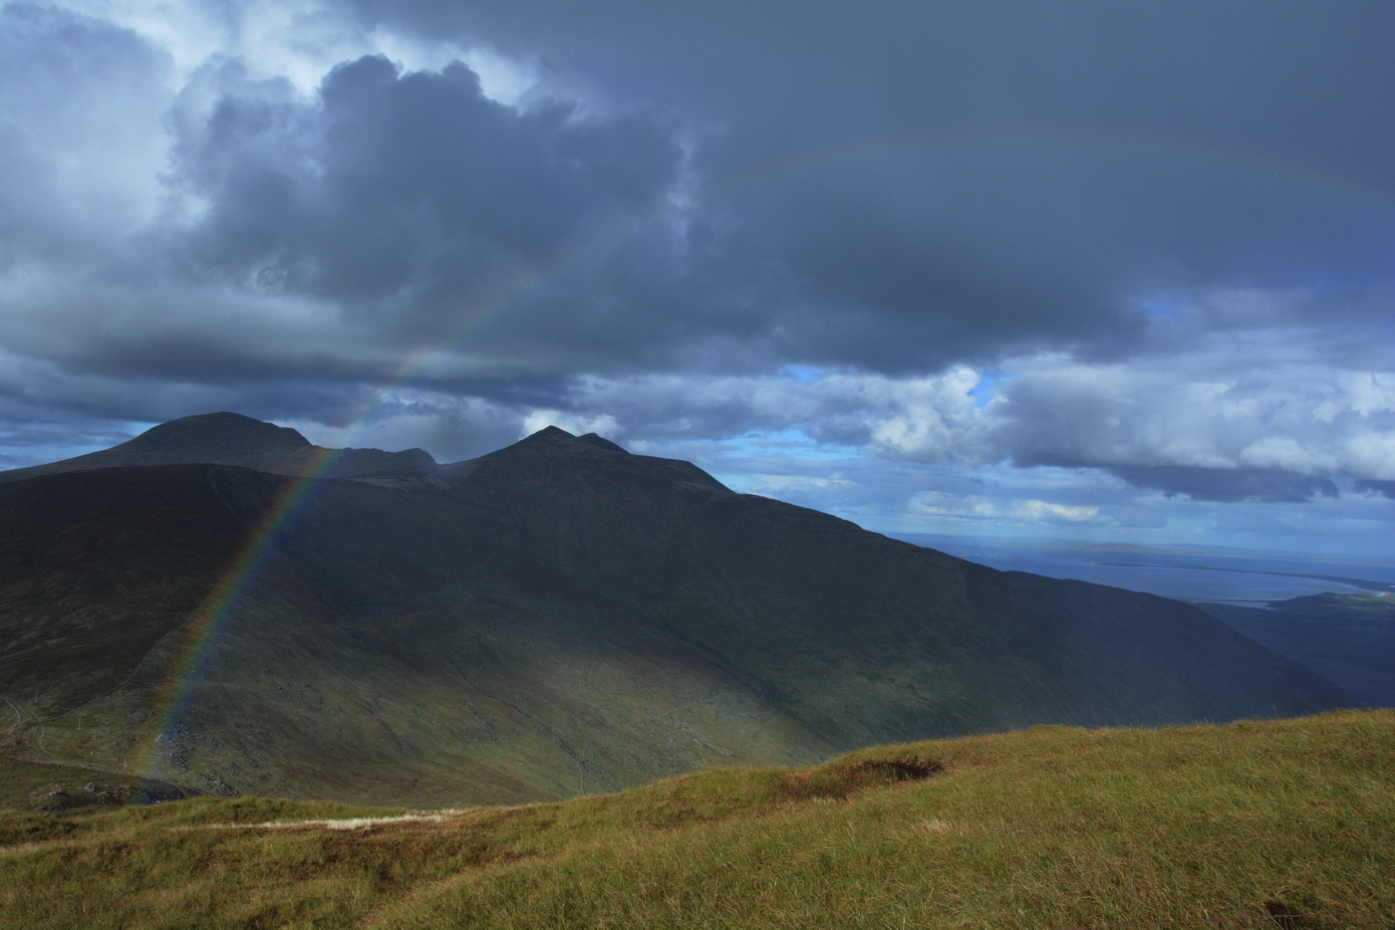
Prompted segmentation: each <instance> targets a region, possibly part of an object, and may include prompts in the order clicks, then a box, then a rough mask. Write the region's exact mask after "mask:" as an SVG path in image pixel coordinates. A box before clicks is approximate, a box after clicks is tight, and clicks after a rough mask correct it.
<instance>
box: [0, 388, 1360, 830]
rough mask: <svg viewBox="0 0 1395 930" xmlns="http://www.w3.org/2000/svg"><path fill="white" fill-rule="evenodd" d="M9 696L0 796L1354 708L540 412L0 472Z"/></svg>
mask: <svg viewBox="0 0 1395 930" xmlns="http://www.w3.org/2000/svg"><path fill="white" fill-rule="evenodd" d="M229 424H231V425H232V426H234V427H236V428H235V429H232V430H226V431H225V430H224V427H225V426H226V425H229ZM175 425H178V426H179V428H178V430H174V431H168V435H169V437H170V438H169V440H168V441H166V440H165V439H163V438H162V439H161V441H160V442H159V443H144V444H142V443H141V442H140V440H143V439H145V438H146V436H149V435H150V434H149V433H147V434H146V436H142V437H138V439H137V440H132V442H131V443H127V444H125V446H118V447H117V449H114V450H111V451H112V452H116V451H117V450H120V449H126V448H127V447H130V446H132V445H136V446H137V448H136V451H137V452H141V450H142V449H143V448H146V447H148V446H150V445H152V444H154V445H156V446H157V447H159V448H162V449H164V450H166V451H164V452H161V453H160V454H164V455H174V454H178V455H181V456H185V457H187V456H194V457H199V456H204V457H208V458H213V457H215V456H214V451H216V452H217V455H218V456H219V457H222V458H223V459H224V461H226V460H227V459H228V458H230V457H231V455H232V453H236V455H237V456H241V458H240V459H239V461H240V462H241V463H247V462H253V461H256V462H265V461H270V460H275V459H276V457H277V456H278V455H280V456H284V455H286V454H288V450H289V452H290V453H293V452H294V449H297V448H302V447H301V446H300V445H299V443H297V442H296V441H295V440H296V438H297V436H298V434H291V435H288V434H287V433H285V432H281V431H280V429H279V428H277V427H268V428H265V429H262V428H261V427H252V426H248V425H247V424H243V423H241V422H240V419H239V420H237V421H234V420H229V419H227V416H226V415H214V416H212V417H210V418H189V419H187V420H184V421H175V423H174V424H167V425H166V427H157V428H156V429H155V430H152V431H151V433H156V432H157V431H159V430H166V429H167V428H168V427H173V426H175ZM262 426H265V425H264V424H263V425H262ZM227 435H232V436H233V441H232V442H231V444H230V443H229V442H228V441H227V440H226V439H225V438H224V437H225V436H227ZM201 436H206V437H207V439H206V440H205V439H202V438H201ZM258 437H262V438H258ZM157 438H160V437H157ZM176 438H177V439H178V442H175V441H174V440H175V439H176ZM205 442H206V446H205V445H203V443H205ZM307 445H308V444H307ZM204 448H207V449H209V450H213V451H209V452H207V453H205V452H202V451H200V450H201V449H204ZM172 449H173V450H176V451H174V452H171V451H169V450H172ZM230 450H231V451H230ZM125 454H128V453H123V455H125ZM141 454H145V453H141ZM381 454H382V455H387V453H381ZM94 455H101V453H95V454H94ZM83 459H85V460H86V461H87V462H88V463H89V464H90V463H91V462H92V461H93V456H85V457H83ZM285 460H286V459H285V458H282V459H280V461H285ZM75 461H78V460H70V461H69V463H60V464H68V465H71V463H72V462H75ZM97 461H98V462H99V463H100V462H104V461H107V460H105V459H98V460H97ZM249 553H250V554H252V556H253V557H252V558H250V560H249ZM257 553H261V554H262V555H260V556H257ZM244 568H246V569H247V570H245V571H244V570H243V569H244ZM225 594H226V596H224V595H225ZM209 618H212V619H213V620H214V621H215V622H212V623H208V622H206V621H208V620H209ZM191 657H192V658H191ZM0 697H3V699H4V703H5V705H6V706H7V707H8V711H4V710H2V709H0V712H8V713H9V714H11V715H12V716H13V722H12V723H10V724H6V723H5V722H3V721H0V726H6V725H8V726H9V734H8V736H7V737H5V743H4V745H5V746H6V747H7V750H8V753H9V755H11V756H12V758H13V760H14V761H13V763H12V765H11V769H10V772H11V774H10V776H8V777H9V778H10V782H9V784H8V786H5V784H4V783H0V796H3V797H10V798H12V799H15V798H20V797H21V796H24V795H25V793H26V792H28V791H39V794H37V795H35V798H38V799H39V801H40V802H42V797H44V796H47V795H45V794H44V792H45V791H46V792H48V793H49V794H53V795H54V796H55V797H68V796H69V795H70V794H71V792H69V790H68V788H65V787H63V786H71V785H73V784H80V783H83V782H88V781H94V782H95V783H102V784H111V785H118V786H119V785H120V784H124V785H126V786H127V787H126V789H125V790H128V791H134V790H137V788H139V790H143V791H145V790H154V788H152V787H151V786H163V787H161V788H160V789H159V790H161V791H175V790H198V791H204V792H212V793H221V794H261V795H283V796H297V797H334V798H338V799H341V800H348V801H371V802H377V803H388V802H402V803H413V804H438V805H439V804H460V803H483V802H515V801H528V800H537V799H545V798H556V797H564V796H570V795H575V794H578V793H590V792H594V791H601V790H607V791H608V790H613V789H617V788H621V787H625V786H629V785H634V784H638V783H642V782H647V781H652V780H654V779H656V778H659V777H663V776H667V775H672V774H676V773H679V772H683V771H688V770H692V769H695V768H699V767H703V766H708V765H713V764H721V763H733V762H737V763H748V764H792V763H806V762H812V761H817V760H820V759H824V758H827V757H829V756H831V755H833V754H835V753H836V752H838V751H842V750H847V749H852V748H856V747H858V746H864V745H869V744H873V743H881V742H888V741H904V740H910V739H924V738H930V737H939V736H950V735H956V734H965V733H976V732H987V731H997V730H1010V729H1016V728H1021V727H1025V726H1029V725H1031V724H1035V723H1044V722H1051V723H1071V724H1082V725H1089V726H1099V725H1109V724H1145V725H1152V724H1163V723H1175V722H1184V721H1197V720H1212V721H1219V720H1231V719H1236V718H1240V717H1268V716H1291V715H1297V714H1303V713H1308V712H1313V711H1318V710H1323V709H1327V708H1331V707H1335V706H1341V705H1344V704H1347V703H1349V699H1348V698H1347V697H1346V695H1345V694H1343V693H1342V692H1341V691H1340V690H1339V689H1338V688H1336V687H1335V686H1334V685H1332V684H1331V683H1329V682H1327V681H1326V680H1325V679H1323V678H1321V677H1319V676H1318V675H1316V674H1315V673H1313V672H1311V671H1309V670H1307V669H1305V668H1303V667H1302V666H1300V665H1298V664H1296V663H1294V662H1292V661H1290V660H1287V659H1285V658H1283V657H1281V656H1279V655H1277V654H1275V653H1273V652H1271V651H1269V650H1268V649H1265V648H1264V647H1262V646H1260V645H1258V644H1257V643H1255V642H1253V641H1252V640H1250V639H1248V638H1246V637H1245V636H1243V635H1241V634H1239V633H1237V632H1235V631H1234V630H1232V629H1230V628H1229V627H1227V626H1226V625H1225V624H1223V623H1220V622H1219V621H1217V620H1215V619H1214V618H1212V617H1210V616H1209V615H1207V614H1205V613H1204V612H1202V611H1200V610H1198V609H1196V608H1195V607H1192V606H1189V605H1186V604H1182V603H1180V602H1177V601H1171V600H1167V599H1164V598H1160V597H1155V596H1152V595H1146V594H1136V593H1132V592H1128V591H1122V590H1118V589H1114V588H1107V587H1103V586H1099V585H1091V584H1086V583H1083V582H1073V581H1057V580H1053V579H1048V578H1043V577H1040V576H1034V575H1028V574H1023V573H1018V572H999V571H996V570H993V569H990V568H986V567H984V566H980V565H975V564H973V563H970V562H966V561H963V560H961V559H956V558H953V557H951V556H948V555H945V554H943V553H939V552H935V551H933V550H929V549H924V548H920V547H917V546H913V545H910V544H908V543H903V542H898V541H895V540H891V539H888V538H887V537H884V536H881V535H878V534H876V533H870V532H867V531H865V530H862V529H860V528H858V527H857V526H855V525H854V524H852V523H849V522H847V521H844V520H840V519H837V518H835V517H832V516H829V515H827V514H823V513H818V512H816V511H812V510H807V509H804V508H800V507H795V506H791V505H789V504H784V503H781V502H778V501H774V500H770V499H768V498H764V497H758V496H753V495H745V494H737V493H734V492H732V491H731V490H729V489H727V488H726V487H724V486H723V485H722V484H721V483H719V482H718V481H716V480H715V479H714V478H712V477H711V476H710V475H708V474H706V473H705V472H703V471H702V470H700V469H698V468H697V467H696V466H694V465H692V464H690V463H687V462H682V461H674V460H668V459H661V458H653V457H649V456H642V455H632V454H629V453H626V452H625V451H624V450H623V449H621V448H620V447H618V446H616V445H615V444H614V443H610V442H608V441H607V440H604V439H601V438H600V437H596V436H586V437H575V436H572V435H571V434H569V433H566V432H564V431H562V430H560V429H556V428H552V427H550V428H548V429H545V430H543V431H541V432H539V433H535V434H534V435H532V436H530V437H528V438H527V439H524V440H522V441H521V442H518V443H516V444H514V445H512V446H510V447H508V448H506V449H501V450H499V451H498V452H494V453H491V454H489V455H486V456H483V457H481V458H478V459H474V460H471V461H467V462H460V463H455V464H452V465H441V466H434V465H433V466H432V467H431V468H423V467H415V468H410V469H400V470H394V471H391V472H385V473H378V474H372V475H358V476H353V477H350V476H343V475H341V476H339V477H333V478H321V479H317V480H306V479H305V478H301V477H294V476H286V475H281V474H273V473H269V472H268V471H266V470H258V469H253V468H250V467H247V465H246V464H207V463H200V464H142V465H139V466H124V467H88V468H85V469H84V470H68V471H64V472H62V473H56V474H37V475H33V474H31V475H30V476H28V477H21V478H19V479H17V480H10V481H6V482H3V483H0ZM94 772H96V773H98V774H93V773H94ZM99 775H100V777H98V776H99ZM48 785H52V786H58V787H52V788H46V787H44V786H48ZM141 786H144V787H141ZM65 792H67V793H66V794H65ZM79 795H80V792H79ZM65 803H66V802H65Z"/></svg>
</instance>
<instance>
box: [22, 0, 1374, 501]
mask: <svg viewBox="0 0 1395 930" xmlns="http://www.w3.org/2000/svg"><path fill="white" fill-rule="evenodd" d="M329 2H330V3H331V4H333V3H334V0H329ZM311 7H313V3H312V4H311V5H310V7H302V8H298V9H300V10H301V12H304V9H309V8H311ZM171 9H173V10H175V11H176V12H178V13H179V14H180V15H181V16H185V17H187V20H181V19H180V18H179V16H172V18H171V19H170V20H169V22H168V23H164V22H163V21H162V25H161V28H157V29H155V30H153V34H152V35H151V36H146V37H144V38H143V37H142V36H141V35H138V34H137V33H136V32H134V31H132V29H126V28H120V27H118V26H116V25H113V24H112V23H107V22H102V21H100V20H98V19H94V18H90V17H84V16H79V15H76V14H72V13H66V12H62V11H58V10H52V9H48V8H39V7H33V6H26V5H23V4H12V5H10V6H7V7H5V8H4V9H3V10H0V41H3V42H5V43H6V45H5V46H4V49H3V50H0V51H3V54H0V68H3V69H5V70H4V72H3V75H0V77H3V81H0V105H3V106H2V109H3V112H0V146H3V157H4V164H5V166H6V169H7V170H6V171H4V172H0V198H2V199H0V208H2V209H0V237H3V238H0V242H3V243H4V255H3V256H0V273H3V274H5V275H6V277H5V278H4V280H3V284H4V286H5V289H4V290H3V291H0V298H2V299H3V300H4V304H3V309H4V312H3V313H0V396H3V397H8V398H17V399H19V400H20V401H22V402H23V403H33V404H39V405H43V404H49V405H52V406H53V407H54V408H55V409H57V408H62V409H64V410H68V411H81V412H82V413H83V415H93V416H98V415H100V414H102V413H106V414H107V415H109V416H111V417H113V418H123V419H131V420H134V419H140V418H142V417H147V418H151V419H155V418H165V417H168V416H173V415H178V414H182V413H194V412H201V411H204V410H208V409H222V408H233V409H239V410H244V411H245V412H248V413H254V414H257V415H261V416H269V417H276V416H279V417H282V418H289V419H295V420H297V422H302V421H303V422H315V421H318V422H320V423H329V422H335V423H343V422H348V421H351V420H353V419H355V418H356V416H357V415H358V412H360V411H362V410H364V409H369V408H371V407H373V406H374V404H375V401H374V400H373V398H375V397H378V396H379V393H378V391H377V390H376V386H377V385H382V384H390V385H394V388H393V390H394V391H395V392H396V394H397V395H398V396H403V397H405V396H407V395H408V394H410V393H411V392H412V391H413V390H416V391H417V394H415V395H413V399H411V400H409V401H402V402H401V403H400V404H396V405H393V404H388V405H386V406H384V407H382V408H381V409H383V410H390V411H391V414H392V416H396V417H399V418H400V422H401V423H404V424H416V426H412V427H411V428H413V429H416V428H417V427H420V429H421V430H424V431H428V432H429V428H430V427H429V423H428V421H430V422H435V423H438V424H445V426H443V427H442V428H444V429H447V431H448V432H450V436H451V437H452V438H450V440H449V443H448V444H451V445H452V447H455V448H462V449H463V448H466V447H467V446H469V442H468V441H466V440H464V439H461V436H462V435H463V433H464V432H465V431H466V427H465V426H461V425H460V424H468V423H480V424H486V426H485V427H482V428H483V429H485V430H486V432H488V434H489V435H490V436H492V437H493V436H499V435H504V434H505V433H508V432H509V431H510V430H514V429H515V428H522V427H523V426H524V425H526V424H529V423H533V422H534V421H535V420H537V419H538V418H539V417H543V418H544V419H545V418H546V417H548V416H554V415H555V416H557V417H562V418H565V419H566V422H567V423H572V424H578V425H580V426H582V427H584V429H582V431H585V430H587V429H594V428H598V427H596V426H594V425H587V424H598V423H606V422H608V423H610V424H612V425H613V426H614V427H615V428H616V429H619V430H626V431H628V436H629V437H632V438H636V439H640V440H648V441H658V440H662V439H684V440H687V439H694V440H710V439H712V438H714V437H729V436H733V435H740V434H742V433H744V432H748V431H759V430H797V431H802V432H803V433H804V434H805V435H807V436H811V437H815V438H816V439H818V440H819V441H820V442H823V443H826V444H830V445H836V444H847V445H851V446H857V447H859V448H863V449H866V450H869V451H871V452H873V453H874V454H875V455H878V456H884V457H888V458H901V459H904V460H911V461H916V462H920V463H932V462H946V461H953V462H959V463H961V464H966V465H970V466H978V465H983V464H985V463H1002V462H1011V463H1014V464H1017V465H1020V466H1024V467H1029V466H1033V465H1040V464H1057V465H1065V466H1069V467H1071V468H1075V467H1079V466H1088V467H1094V468H1101V469H1113V470H1115V474H1118V475H1119V476H1121V477H1123V478H1124V479H1125V480H1126V481H1128V482H1130V483H1131V484H1133V485H1134V486H1136V487H1146V488H1151V489H1158V490H1163V491H1164V492H1166V493H1170V494H1180V495H1183V496H1189V497H1196V498H1198V499H1205V500H1258V501H1274V502H1278V501H1290V502H1295V501H1303V500H1316V499H1318V498H1322V497H1324V495H1326V494H1327V493H1328V491H1329V490H1332V489H1333V488H1334V487H1335V486H1334V485H1331V483H1330V482H1328V483H1324V482H1327V479H1324V478H1319V477H1311V476H1315V475H1324V474H1328V475H1347V476H1351V477H1356V478H1363V479H1371V480H1382V481H1383V480H1385V479H1388V478H1390V477H1391V476H1392V473H1391V472H1390V471H1389V466H1388V464H1387V463H1388V462H1389V461H1390V457H1389V455H1388V454H1387V453H1386V450H1388V449H1389V448H1391V445H1390V441H1391V440H1390V437H1391V436H1392V435H1395V433H1392V423H1395V420H1392V417H1395V389H1392V388H1391V387H1389V386H1387V385H1388V384H1389V383H1390V379H1389V375H1388V374H1387V373H1386V372H1387V371H1388V369H1389V361H1388V360H1389V358H1390V357H1391V354H1390V351H1389V349H1388V346H1389V344H1390V340H1391V338H1392V334H1391V331H1390V330H1389V328H1388V321H1389V320H1390V318H1391V314H1390V306H1391V296H1390V295H1391V294H1392V293H1395V285H1392V280H1391V278H1392V268H1395V262H1392V259H1393V258H1395V107H1392V106H1390V105H1389V104H1390V88H1392V87H1395V56H1391V55H1390V54H1389V52H1388V46H1389V37H1390V36H1391V35H1392V34H1395V8H1392V7H1391V6H1390V5H1389V4H1358V3H1349V4H1343V5H1341V6H1335V5H1333V6H1323V7H1319V6H1316V5H1306V4H1296V3H1293V4H1290V3H1271V2H1266V3H1232V4H1225V5H1218V4H1213V3H1170V4H1157V5H1146V6H1145V5H1139V4H1130V5H1120V4H1115V3H1103V2H1100V3H1094V2H1091V3H1083V2H1081V3H1069V4H1067V3H1011V4H997V3H986V2H980V3H963V4H957V3H933V4H929V3H909V2H907V3H901V2H879V3H870V4H849V3H841V2H840V3H833V2H815V3H803V2H799V3H796V2H793V0H766V2H760V3H742V4H727V3H709V4H703V5H700V6H699V5H680V4H653V3H639V2H636V0H623V2H622V0H601V2H597V3H591V4H585V5H577V4H573V3H555V2H542V0H519V2H515V3H509V4H498V3H488V4H486V3H480V2H474V0H466V2H439V3H438V2H425V0H423V2H411V0H408V2H394V3H391V4H388V3H379V2H377V0H364V2H361V3H356V4H355V3H345V4H341V5H338V6H331V7H329V8H327V9H318V8H315V9H314V15H313V16H312V15H309V14H306V15H299V14H297V15H295V16H286V15H284V14H286V12H287V11H285V10H277V9H275V8H274V5H272V6H271V7H268V8H267V9H266V10H264V9H262V8H261V7H256V8H253V7H248V8H246V10H242V9H241V8H238V7H236V6H233V7H224V6H221V5H217V4H210V5H203V4H202V0H188V3H187V4H185V5H180V4H178V3H176V4H175V5H174V6H172V7H171ZM268 10H270V12H268ZM272 13H274V14H275V15H274V16H273V15H272ZM111 15H112V16H118V15H121V14H119V13H118V12H112V13H111ZM142 15H143V14H142ZM259 16H260V17H264V18H265V21H264V22H260V23H259V22H258V21H256V20H257V17H259ZM200 17H203V19H200ZM239 17H241V18H239ZM135 19H137V20H138V19H139V16H136V17H135ZM177 21H178V22H184V23H185V26H187V23H188V22H194V23H196V25H195V26H194V27H188V29H187V30H186V32H185V33H181V32H180V30H181V29H184V28H185V26H180V25H178V22H177ZM210 22H214V23H216V24H220V25H218V26H217V28H216V29H215V28H213V27H209V28H210V29H212V31H213V32H217V30H218V29H225V33H218V35H219V36H220V38H218V39H217V40H216V41H214V42H212V44H211V46H210V44H209V43H208V42H207V41H206V39H207V35H206V34H205V33H204V32H201V31H200V30H201V29H203V28H204V27H205V26H207V24H208V23H210ZM268 23H274V24H275V25H274V27H272V26H268V25H267V24H268ZM346 23H348V25H345V24H346ZM170 24H174V25H170ZM198 24H202V25H198ZM317 24H319V25H317ZM326 24H328V25H326ZM164 26H169V27H170V28H169V29H168V30H164ZM244 27H246V28H244ZM254 27H255V28H254ZM283 27H284V29H286V30H290V31H291V32H294V33H295V34H294V35H280V34H279V33H278V32H277V31H276V30H278V29H282V28H283ZM321 27H323V29H322V30H321V31H319V32H316V31H315V30H317V29H321ZM134 28H139V23H137V26H136V27H134ZM302 29H304V30H310V31H309V32H305V33H304V34H302V33H299V32H295V30H302ZM170 35H174V36H175V37H174V38H169V36H170ZM158 36H164V38H159V37H158ZM189 36H193V37H194V38H193V39H190V38H189ZM245 36H262V37H264V38H265V40H266V41H267V42H268V43H270V44H272V45H276V48H275V49H273V50H272V51H271V52H269V53H267V54H265V55H260V54H259V52H258V50H257V49H255V48H252V47H251V46H249V45H248V44H247V43H248V42H252V41H255V40H254V39H245V38H243V37H245ZM345 36H348V37H349V38H347V39H346V38H344V37H345ZM374 37H376V38H374ZM341 40H342V41H341ZM389 40H390V41H389ZM220 42H221V43H222V44H221V45H220V44H219V43H220ZM162 43H164V45H165V46H166V47H167V48H168V49H169V50H171V51H170V53H169V54H167V53H166V51H164V50H162V49H161V44H162ZM181 43H182V44H181ZM238 43H242V44H240V45H239V44H238ZM277 43H280V44H279V45H278V44H277ZM335 43H340V45H335ZM375 43H376V44H375ZM413 43H415V45H413ZM331 46H333V48H334V49H335V50H334V51H325V49H329V48H331ZM195 47H197V49H198V51H197V53H196V54H195V53H191V52H190V49H191V48H195ZM211 47H212V48H217V49H218V50H217V51H216V52H214V53H212V54H210V52H209V50H210V48H211ZM341 48H342V53H341V51H340V50H339V49H341ZM482 48H483V49H486V50H491V49H492V50H493V51H494V52H496V53H498V55H501V56H503V57H502V58H499V59H497V60H496V64H497V61H503V60H506V59H507V60H510V61H514V62H515V63H517V62H524V63H525V64H526V65H527V67H526V68H525V69H524V70H530V69H531V71H532V72H533V73H534V74H535V76H536V78H537V80H536V83H535V85H534V86H532V87H531V88H530V89H529V90H527V92H526V93H523V94H522V96H520V97H518V98H517V101H516V105H505V104H504V103H501V102H499V100H498V99H495V98H492V97H490V96H489V95H487V94H486V93H485V92H484V87H487V86H489V80H488V78H489V58H488V56H487V55H486V56H485V57H483V58H481V57H479V56H478V55H475V57H472V55H474V53H477V52H479V50H480V49H482ZM371 49H379V50H383V51H386V52H388V53H389V55H390V57H392V58H394V60H396V59H399V58H400V59H401V60H402V61H404V62H406V64H394V63H392V62H390V61H389V60H388V58H387V57H383V56H381V55H372V54H370V55H367V56H365V55H364V54H363V52H364V51H365V50H371ZM404 49H405V51H403V50H404ZM306 50H309V52H307V51H306ZM423 50H424V51H423ZM398 52H401V54H398ZM303 53H304V54H303ZM297 55H300V56H302V57H300V58H297V57H296V56H297ZM306 55H308V56H309V57H308V58H307V57H305V56H306ZM317 55H318V57H316V56H317ZM414 55H415V57H413V56H414ZM453 56H461V57H464V58H465V59H467V60H469V61H471V62H474V66H475V67H477V68H479V69H480V70H479V74H480V75H483V76H484V78H485V80H484V85H483V87H482V84H481V78H480V76H479V75H477V74H476V73H475V72H474V71H472V70H471V69H470V68H469V67H467V66H466V65H464V64H461V63H460V62H456V63H453V64H451V63H448V62H449V61H450V59H451V58H452V57H453ZM312 59H313V60H312ZM175 61H178V62H179V64H178V67H177V68H176V67H175V65H174V64H173V63H174V62H175ZM307 61H308V62H309V63H308V64H307ZM199 62H202V64H198V63H199ZM481 62H483V64H481ZM316 82H319V83H318V84H317V83H316ZM497 96H498V95H495V97H497ZM505 96H506V97H507V96H508V95H505ZM10 169H13V170H10ZM3 263H8V264H3ZM433 346H438V347H439V346H444V347H445V350H444V351H441V352H439V353H435V354H431V355H429V357H425V361H424V362H422V364H420V365H418V364H416V363H415V362H412V363H410V364H406V365H405V367H404V362H405V361H406V360H408V359H416V358H417V356H416V355H414V353H415V352H417V351H419V350H420V349H421V348H422V347H428V348H429V347H433ZM403 372H407V373H408V374H410V376H411V377H412V379H413V383H412V386H411V387H410V389H403V388H399V387H397V385H398V381H399V379H400V378H401V377H402V376H403ZM985 373H987V377H983V376H984V375H985ZM981 379H982V383H980V381H981ZM418 389H419V390H418ZM407 428H408V427H407V426H403V427H402V429H404V430H405V429H407ZM385 429H386V428H385ZM389 434H390V435H392V436H394V437H398V436H399V434H398V433H390V431H388V432H385V433H384V435H385V436H388V435H389ZM15 435H20V434H19V433H16V434H15ZM400 435H401V436H405V433H402V434H400ZM384 441H387V440H386V439H385V440H384ZM394 441H396V439H394ZM403 441H404V442H405V443H406V444H407V445H411V444H416V442H414V441H410V440H406V439H404V440H403ZM17 442H18V440H17ZM471 448H473V447H472V446H471ZM1285 476H1288V477H1285ZM1295 476H1296V477H1295ZM1100 480H1102V481H1106V482H1109V483H1110V484H1111V486H1112V484H1113V482H1112V480H1111V479H1108V478H1105V477H1101V479H1100ZM1376 490H1379V488H1377V489H1376ZM1141 496H1147V497H1150V498H1153V497H1155V495H1141ZM1043 512H1046V511H1043Z"/></svg>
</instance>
